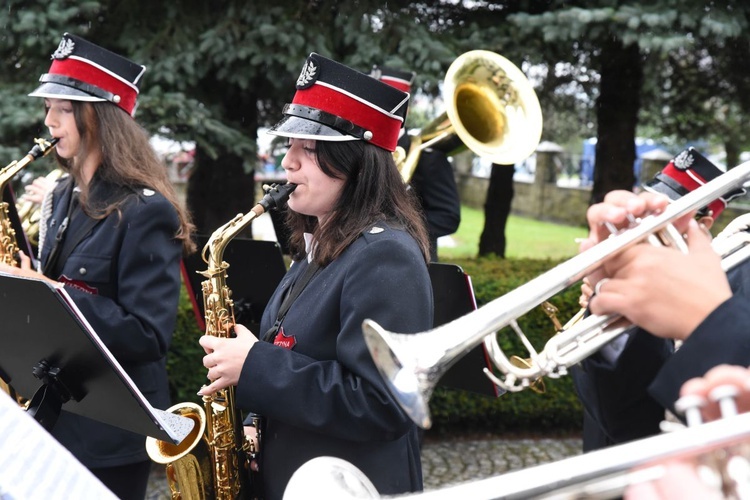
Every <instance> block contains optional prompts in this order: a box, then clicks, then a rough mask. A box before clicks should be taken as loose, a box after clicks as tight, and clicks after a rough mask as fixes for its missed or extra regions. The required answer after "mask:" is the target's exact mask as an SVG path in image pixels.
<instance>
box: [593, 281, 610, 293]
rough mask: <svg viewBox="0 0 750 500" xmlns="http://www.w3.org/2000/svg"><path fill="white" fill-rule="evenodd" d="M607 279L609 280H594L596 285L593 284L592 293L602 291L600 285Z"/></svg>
mask: <svg viewBox="0 0 750 500" xmlns="http://www.w3.org/2000/svg"><path fill="white" fill-rule="evenodd" d="M607 281H609V278H602V279H600V280H599V281H597V282H596V285H594V295H599V292H601V291H602V285H603V284H604V283H606V282H607Z"/></svg>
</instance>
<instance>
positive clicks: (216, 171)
mask: <svg viewBox="0 0 750 500" xmlns="http://www.w3.org/2000/svg"><path fill="white" fill-rule="evenodd" d="M254 186H255V184H254V182H253V172H250V173H249V174H248V173H246V172H245V169H244V159H243V158H242V157H240V156H237V155H233V154H230V153H223V154H221V155H220V156H219V157H218V158H216V159H212V158H211V157H209V156H208V155H207V154H205V153H204V152H203V150H202V149H201V148H200V147H197V148H196V155H195V169H194V170H193V173H192V175H191V176H190V180H189V181H188V186H187V206H188V208H189V210H190V212H191V214H192V216H193V222H194V223H195V226H196V229H197V233H198V234H202V235H210V234H211V233H213V232H214V230H215V229H217V228H218V227H220V226H222V225H224V224H225V223H227V222H229V221H230V220H231V219H232V217H234V216H235V215H237V214H238V213H246V212H248V211H249V210H250V209H251V208H252V207H253V205H254V192H253V189H254ZM244 233H245V234H244V235H245V236H248V237H249V236H250V235H251V234H252V233H251V232H250V231H249V229H248V230H246V231H244Z"/></svg>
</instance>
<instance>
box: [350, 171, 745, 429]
mask: <svg viewBox="0 0 750 500" xmlns="http://www.w3.org/2000/svg"><path fill="white" fill-rule="evenodd" d="M748 180H750V162H745V163H743V164H741V165H738V166H737V167H735V168H733V169H731V170H729V171H728V172H726V173H724V174H722V175H720V176H719V177H717V178H715V179H714V180H712V181H710V182H708V183H706V184H704V185H703V186H701V187H699V188H698V189H696V190H694V191H692V192H691V193H688V194H686V195H685V196H683V197H682V198H680V199H679V200H676V201H674V202H673V203H671V204H670V205H669V206H668V207H667V208H666V209H665V210H664V212H662V213H660V214H652V215H648V216H646V217H644V218H643V219H642V220H640V221H635V222H637V225H635V226H634V227H631V228H629V229H627V230H624V231H622V232H620V233H619V234H616V235H613V236H612V237H610V238H608V239H606V240H604V241H602V242H600V243H599V244H597V245H595V246H594V247H592V248H590V249H589V250H587V251H585V252H582V253H580V254H578V255H576V256H575V257H573V258H571V259H569V260H567V261H565V262H563V263H561V264H559V265H557V266H556V267H554V268H552V269H551V270H549V271H547V272H546V273H544V274H542V275H540V276H538V277H537V278H534V279H533V280H531V281H529V282H528V283H526V284H524V285H522V286H520V287H518V288H516V289H515V290H513V291H511V292H509V293H507V294H505V295H503V296H502V297H499V298H497V299H494V300H492V301H491V302H489V303H487V304H485V305H484V306H482V307H480V308H479V309H477V310H475V311H473V312H471V313H469V314H467V315H465V316H462V317H460V318H458V319H456V320H453V321H452V322H450V323H447V324H445V325H442V326H439V327H437V328H434V329H432V330H430V331H426V332H422V333H417V334H399V333H393V332H388V331H386V330H385V329H383V328H382V327H381V326H380V325H378V324H377V323H376V322H374V321H372V320H370V319H366V320H365V321H364V322H363V325H362V329H363V333H364V337H365V342H366V344H367V347H368V349H369V350H370V354H371V355H372V357H373V360H374V362H375V365H376V366H377V367H378V370H379V371H380V373H381V375H382V376H383V378H384V379H385V382H386V384H387V386H388V388H389V390H390V391H391V393H392V394H393V396H394V397H395V399H396V400H397V401H398V402H399V404H400V405H401V407H402V408H403V409H404V411H405V412H406V413H407V414H408V415H409V416H410V418H411V419H412V420H414V422H416V423H417V424H418V425H420V426H421V427H423V428H426V429H427V428H429V427H430V426H431V424H432V421H431V418H430V412H429V406H428V403H429V398H430V396H431V394H432V392H433V390H434V388H435V385H436V383H437V381H438V380H439V379H440V377H441V376H442V375H443V374H444V373H445V372H446V371H447V370H448V369H449V368H450V367H451V366H452V365H453V363H455V362H456V361H457V360H458V359H459V358H460V357H461V356H463V355H464V354H466V353H468V352H469V351H470V350H471V349H473V348H474V347H476V346H477V345H479V344H480V343H481V342H484V345H485V347H486V348H487V351H488V354H489V357H490V359H491V360H492V362H493V364H494V365H495V366H496V368H497V369H498V370H499V371H500V372H501V374H500V375H499V376H498V375H495V374H494V373H492V372H491V371H490V370H488V369H486V368H485V370H484V372H485V374H486V375H487V376H488V377H489V378H490V379H491V380H492V381H493V382H494V383H495V384H497V385H498V386H500V387H502V388H504V389H505V390H508V391H519V390H522V389H524V388H526V387H529V386H530V385H531V384H532V383H533V382H534V381H535V380H537V379H539V378H540V377H543V376H549V377H553V378H554V377H560V376H562V375H565V374H566V373H567V368H568V367H569V366H571V365H573V364H575V363H578V362H579V361H580V360H582V359H584V358H586V357H587V356H590V355H591V354H593V353H594V352H596V351H597V350H599V349H600V348H601V347H602V346H604V345H605V344H606V343H608V342H610V341H611V340H613V339H614V338H616V337H618V336H619V335H621V334H623V333H624V332H626V331H627V330H628V329H629V328H631V327H632V324H630V323H629V322H628V321H627V320H625V319H624V318H622V317H621V316H619V315H616V314H613V315H606V316H597V315H592V316H589V317H588V318H586V319H584V320H581V321H578V322H577V323H576V324H575V325H573V326H571V327H570V328H569V329H568V330H566V331H564V332H562V333H560V334H558V335H555V336H553V337H552V338H551V339H550V340H549V341H548V342H547V344H545V347H544V349H543V350H542V351H541V352H537V351H536V350H535V349H534V348H533V346H532V345H531V343H530V342H529V341H528V339H526V338H525V336H523V335H521V341H522V342H523V343H524V345H525V346H526V348H527V349H528V350H529V353H530V358H529V359H530V362H529V363H528V366H516V364H514V363H512V362H511V361H510V360H509V359H508V357H507V356H506V355H505V353H503V351H502V349H501V348H500V347H499V345H498V342H497V338H496V336H495V332H496V331H497V330H499V329H500V328H503V327H505V326H508V325H509V324H512V323H514V322H515V319H516V318H517V317H519V316H521V315H523V314H526V313H527V312H529V311H530V310H531V309H532V308H534V307H536V306H537V305H538V304H540V303H541V302H542V301H545V300H547V299H548V298H549V297H551V296H553V295H555V294H557V293H558V292H560V291H562V290H564V289H566V288H568V287H570V286H572V285H574V284H576V283H577V282H579V281H580V280H581V279H582V278H583V277H584V276H586V275H588V274H590V273H591V272H592V271H594V270H595V269H597V268H598V267H599V266H601V264H602V263H603V262H604V261H605V260H606V259H608V258H610V257H612V256H613V255H616V254H618V253H620V252H622V251H624V250H625V249H627V248H630V247H631V246H633V245H635V244H639V243H641V242H644V241H648V242H650V243H652V244H654V245H668V246H673V247H675V248H678V249H680V250H682V251H685V252H686V251H687V245H686V243H685V241H684V240H683V237H682V235H681V234H680V233H679V231H678V230H677V229H676V228H675V227H674V226H673V225H672V222H673V221H674V220H676V219H678V218H679V217H681V216H683V215H686V214H688V213H690V212H691V211H693V210H696V209H698V208H700V207H702V206H705V205H707V204H708V203H709V202H711V201H713V200H715V199H716V198H718V197H720V196H721V195H723V194H725V193H727V192H729V191H731V190H733V189H737V188H739V187H741V186H742V185H743V184H744V183H745V182H746V181H748ZM747 240H748V239H747V238H744V241H741V242H740V243H739V244H738V245H736V246H735V247H733V248H732V249H731V250H728V252H729V255H726V256H722V257H723V260H724V258H726V259H728V260H727V264H726V265H724V264H722V265H723V266H724V268H725V270H726V269H727V266H729V265H730V264H731V265H735V264H736V263H739V262H742V261H743V260H744V259H746V258H747V257H748V256H750V246H749V245H747V243H748V241H747ZM730 260H731V263H730ZM517 333H519V332H518V330H517ZM519 335H520V334H519Z"/></svg>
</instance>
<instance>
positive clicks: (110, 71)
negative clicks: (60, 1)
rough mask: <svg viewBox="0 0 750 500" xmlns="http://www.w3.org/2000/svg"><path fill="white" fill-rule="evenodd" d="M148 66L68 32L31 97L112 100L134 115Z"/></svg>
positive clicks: (95, 100) (94, 100)
mask: <svg viewBox="0 0 750 500" xmlns="http://www.w3.org/2000/svg"><path fill="white" fill-rule="evenodd" d="M145 71H146V67H145V66H142V65H140V64H136V63H134V62H133V61H131V60H129V59H126V58H124V57H122V56H119V55H117V54H115V53H114V52H110V51H109V50H107V49H104V48H102V47H99V46H98V45H95V44H93V43H91V42H89V41H87V40H84V39H83V38H81V37H79V36H75V35H71V34H69V33H65V34H64V35H63V37H62V40H61V41H60V45H58V47H57V50H55V52H54V53H53V54H52V66H50V69H49V72H47V73H45V74H43V75H42V76H41V77H40V78H39V81H40V82H41V85H40V86H39V87H38V88H37V89H36V90H35V91H34V92H32V93H31V94H29V96H31V97H47V98H52V99H68V100H71V101H89V102H97V101H109V102H111V103H113V104H115V105H116V106H118V107H120V108H121V109H123V110H124V111H126V112H127V113H128V114H129V115H131V116H132V115H134V114H135V107H136V102H137V99H138V91H139V89H138V85H139V83H140V79H141V77H142V76H143V73H144V72H145Z"/></svg>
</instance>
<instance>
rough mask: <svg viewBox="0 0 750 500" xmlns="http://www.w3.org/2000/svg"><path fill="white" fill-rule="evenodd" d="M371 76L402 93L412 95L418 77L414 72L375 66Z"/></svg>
mask: <svg viewBox="0 0 750 500" xmlns="http://www.w3.org/2000/svg"><path fill="white" fill-rule="evenodd" d="M370 76H371V77H373V78H375V79H376V80H380V81H381V82H383V83H387V84H388V85H390V86H391V87H395V88H397V89H399V90H400V91H401V92H408V93H411V86H412V84H413V83H414V78H415V77H416V76H417V75H416V74H415V73H414V72H412V71H402V70H400V69H395V68H389V67H387V66H382V67H381V66H373V68H372V71H371V72H370Z"/></svg>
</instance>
